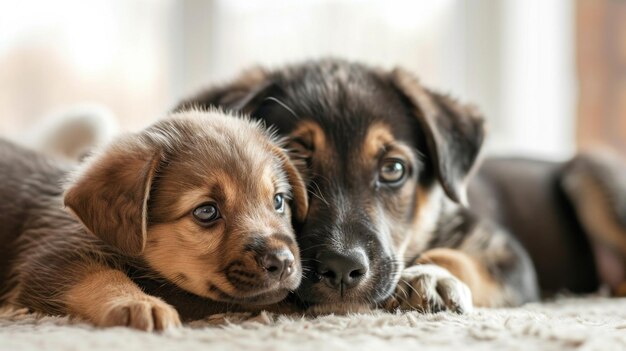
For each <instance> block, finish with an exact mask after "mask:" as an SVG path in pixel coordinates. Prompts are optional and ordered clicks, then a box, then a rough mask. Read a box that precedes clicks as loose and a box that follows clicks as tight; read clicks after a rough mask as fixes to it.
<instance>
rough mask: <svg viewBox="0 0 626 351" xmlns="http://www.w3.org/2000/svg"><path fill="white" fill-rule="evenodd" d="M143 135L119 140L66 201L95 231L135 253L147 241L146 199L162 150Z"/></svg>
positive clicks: (83, 175)
mask: <svg viewBox="0 0 626 351" xmlns="http://www.w3.org/2000/svg"><path fill="white" fill-rule="evenodd" d="M155 149H156V147H151V146H148V145H147V144H144V143H143V142H142V141H141V139H140V136H139V135H128V136H124V137H122V138H120V139H117V140H116V141H114V142H113V143H112V144H111V145H110V146H108V147H107V148H106V149H104V151H102V152H101V153H100V154H98V155H96V156H94V157H93V158H92V159H90V160H89V161H88V162H87V164H86V166H85V168H83V169H82V170H81V171H80V172H79V173H78V175H77V177H75V179H74V181H73V182H72V183H71V184H70V185H69V187H68V188H67V190H66V192H65V198H64V203H65V206H67V207H69V208H70V209H71V210H72V212H74V214H75V215H76V216H77V217H78V219H80V221H81V222H82V223H83V224H84V225H85V226H86V227H87V229H89V230H90V231H91V232H92V233H93V234H95V235H96V236H97V237H99V238H100V239H102V241H104V242H105V243H107V244H109V245H112V246H114V247H117V248H118V249H120V250H121V251H122V252H123V253H125V254H128V255H131V256H135V255H138V254H140V253H141V252H143V249H144V247H145V245H146V229H147V202H148V197H149V194H150V187H151V185H152V179H153V178H154V174H155V172H156V169H157V167H158V165H159V162H160V161H161V154H160V151H159V150H155Z"/></svg>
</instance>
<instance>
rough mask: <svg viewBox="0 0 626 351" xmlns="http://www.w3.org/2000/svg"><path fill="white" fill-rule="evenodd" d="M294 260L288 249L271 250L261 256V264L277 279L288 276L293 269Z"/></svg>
mask: <svg viewBox="0 0 626 351" xmlns="http://www.w3.org/2000/svg"><path fill="white" fill-rule="evenodd" d="M294 262H295V259H294V257H293V254H292V253H291V251H289V250H278V251H272V252H269V253H266V254H265V255H263V257H262V258H261V264H262V265H263V268H265V269H266V270H267V273H268V274H269V275H270V276H271V277H272V278H275V279H279V280H283V279H285V278H287V277H289V276H290V275H291V274H292V273H293V272H294V271H295V269H294Z"/></svg>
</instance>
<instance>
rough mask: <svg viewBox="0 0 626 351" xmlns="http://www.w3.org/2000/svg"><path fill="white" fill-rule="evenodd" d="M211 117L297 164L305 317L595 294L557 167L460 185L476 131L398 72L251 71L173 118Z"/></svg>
mask: <svg viewBox="0 0 626 351" xmlns="http://www.w3.org/2000/svg"><path fill="white" fill-rule="evenodd" d="M211 105H218V106H222V107H224V108H227V109H233V110H237V111H243V112H246V113H250V114H251V115H252V116H253V117H254V118H258V119H261V120H264V121H266V122H267V123H268V124H269V125H273V126H275V127H276V128H277V129H278V131H279V132H280V133H281V134H282V135H285V136H288V137H289V138H290V140H291V143H290V148H291V149H292V157H293V158H295V159H298V160H302V161H304V162H303V164H304V167H302V168H301V169H300V172H301V174H302V175H303V178H305V181H306V184H307V188H308V191H309V194H310V197H309V199H310V209H309V213H308V216H307V219H306V220H305V221H304V222H303V223H302V228H301V231H300V232H299V233H298V242H299V245H300V247H301V250H302V260H303V266H304V267H305V271H307V272H308V273H307V274H305V278H304V280H303V283H302V284H301V286H300V288H299V290H298V292H297V297H298V298H299V300H300V301H301V302H302V303H303V304H304V305H305V306H311V307H313V308H314V310H318V311H337V310H341V309H345V308H348V309H350V306H353V307H355V306H360V305H372V304H381V303H384V302H385V301H386V302H387V304H388V305H389V306H392V307H397V306H399V307H402V308H409V309H410V308H414V309H418V310H423V311H436V310H440V309H449V310H454V311H459V312H462V311H467V310H469V309H471V308H472V306H473V305H478V306H504V305H519V304H521V303H523V302H526V301H531V300H535V299H537V298H538V297H539V295H540V286H539V284H538V282H539V283H541V288H544V289H545V290H547V291H555V290H559V289H570V290H573V291H589V290H591V289H594V288H596V287H597V286H598V280H597V279H596V273H595V268H594V261H593V258H592V256H591V254H590V249H589V244H588V242H587V239H586V235H585V232H584V231H583V228H582V227H581V225H580V223H578V220H577V217H576V214H575V213H574V211H573V210H572V206H575V205H576V204H580V203H581V201H583V200H580V201H578V202H572V201H570V200H571V198H569V197H567V194H566V192H565V191H564V189H563V187H562V186H561V184H560V183H561V181H562V180H563V179H564V172H565V171H564V168H563V165H562V164H556V163H555V164H549V163H542V162H531V161H523V160H515V161H514V160H491V161H489V162H488V163H487V165H486V166H485V167H483V168H480V170H479V172H478V173H479V176H477V177H475V178H473V180H472V181H471V182H470V179H472V178H471V174H472V173H473V172H474V171H475V168H476V164H477V158H478V155H479V151H480V149H481V145H482V142H483V139H484V137H485V131H484V127H483V118H482V117H481V115H480V114H479V113H478V112H477V110H476V109H474V108H472V107H470V106H467V105H463V104H461V103H459V102H457V101H455V100H453V99H451V98H449V97H448V96H445V95H441V94H438V93H436V92H433V91H431V90H429V89H426V88H424V87H423V86H422V85H421V84H420V83H419V82H418V81H417V80H416V79H415V78H414V77H413V76H412V75H411V74H410V73H408V72H406V71H404V70H402V69H394V70H392V71H385V70H381V69H375V68H371V67H368V66H365V65H361V64H357V63H351V62H346V61H342V60H321V61H310V62H305V63H302V64H297V65H293V66H288V67H284V68H281V69H276V70H264V69H253V70H251V71H248V72H246V73H245V74H243V75H242V76H241V77H239V78H238V79H236V80H235V81H234V82H232V83H230V84H227V85H224V86H222V87H216V88H213V89H209V90H208V91H205V92H203V93H201V94H199V95H197V96H195V97H192V98H190V99H189V100H187V101H184V102H183V103H181V105H180V106H181V107H185V106H211ZM507 169H508V170H510V172H507V171H506V170H507ZM512 172H513V174H512ZM520 178H523V179H525V181H523V180H520ZM468 183H469V188H470V192H469V193H470V195H471V199H470V201H469V203H470V204H471V206H470V207H468V206H467V205H468V200H467V198H468V196H467V189H468ZM521 187H526V188H521ZM624 189H626V186H625V187H623V189H622V190H624ZM525 196H528V197H525ZM512 197H513V198H512ZM514 199H515V200H514ZM583 202H584V201H583ZM538 204H540V205H541V204H543V205H541V206H539V205H538ZM613 223H614V224H615V223H617V222H615V221H613ZM621 228H623V226H622V227H621ZM617 232H618V233H620V232H619V231H617ZM621 233H624V230H623V229H622V231H621ZM616 235H617V234H616ZM520 241H521V242H522V243H523V245H522V243H520ZM622 242H623V240H622ZM546 251H547V252H546ZM529 254H530V255H529ZM531 258H532V260H531ZM533 261H534V264H535V266H536V269H535V267H534V266H533Z"/></svg>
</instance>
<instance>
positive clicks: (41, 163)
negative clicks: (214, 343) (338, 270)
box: [0, 111, 307, 330]
mask: <svg viewBox="0 0 626 351" xmlns="http://www.w3.org/2000/svg"><path fill="white" fill-rule="evenodd" d="M67 171H68V170H67V168H61V167H58V165H56V164H54V163H53V162H51V161H49V160H48V159H46V158H45V157H43V156H42V155H38V154H35V153H32V152H29V151H27V150H23V149H21V148H18V147H16V146H14V145H11V144H9V143H6V142H2V143H0V176H1V177H2V179H3V181H2V183H1V184H0V199H1V201H0V223H2V224H3V225H2V226H1V227H0V257H2V262H0V264H1V266H0V268H1V269H0V284H1V285H0V288H1V290H2V292H3V295H2V296H3V298H2V301H3V302H8V303H9V304H12V305H17V306H24V307H28V308H30V309H32V310H36V311H41V312H44V313H50V314H67V313H69V314H72V315H76V316H79V317H82V318H84V319H87V320H89V321H91V322H92V323H94V324H96V325H99V326H115V325H127V326H131V327H134V328H138V329H143V330H152V329H157V330H162V329H166V328H168V327H171V326H176V325H178V324H179V323H180V321H179V314H178V313H177V311H176V309H175V308H173V307H172V306H171V305H170V304H168V303H166V302H165V301H163V300H162V299H160V298H158V297H156V296H162V297H163V298H165V299H166V300H167V301H168V302H169V301H170V299H171V301H172V302H171V303H173V304H178V303H180V301H184V300H185V299H186V298H187V297H189V298H190V299H194V301H200V303H199V304H196V305H197V306H201V307H202V306H203V305H208V306H218V307H219V306H222V307H223V305H224V304H228V305H229V306H232V308H234V309H246V308H252V307H251V306H257V305H264V304H272V303H275V302H278V301H280V300H282V299H283V298H284V297H285V296H286V295H287V294H288V292H289V291H291V290H294V289H295V288H297V286H298V284H299V283H300V279H301V275H302V269H301V266H300V256H299V251H298V247H297V245H296V242H295V236H294V232H293V229H292V227H291V212H292V209H293V210H294V211H295V213H294V215H296V216H297V217H299V218H300V219H302V218H303V217H304V216H305V214H306V211H307V199H306V193H305V189H304V187H303V184H302V181H301V179H300V176H299V175H298V173H297V171H296V169H295V168H294V166H293V165H292V164H291V163H290V161H289V160H288V158H287V156H286V155H285V153H284V152H283V151H282V149H281V148H280V147H279V146H277V143H276V139H275V138H273V136H272V135H271V134H270V133H268V132H267V131H266V130H264V129H263V128H262V127H261V126H260V125H259V124H258V123H253V122H250V121H247V120H245V119H240V118H234V117H230V116H225V115H223V114H222V113H219V112H215V111H213V112H200V111H185V112H181V113H177V114H174V115H173V116H171V117H170V118H168V119H165V120H163V121H160V122H158V123H156V124H154V125H153V126H151V127H149V128H147V129H145V130H143V131H141V132H139V133H137V134H129V135H125V136H122V137H120V138H118V139H117V140H115V141H114V142H113V143H111V144H110V145H109V146H107V147H105V148H104V149H103V150H101V151H100V152H98V153H97V154H96V155H95V156H93V157H92V158H91V159H90V160H89V161H87V162H86V163H85V165H84V166H83V167H82V168H81V169H80V170H79V171H77V172H76V173H75V175H74V176H73V180H72V181H71V182H70V185H69V187H68V188H67V190H66V192H65V194H64V195H63V192H62V188H61V185H60V184H61V183H60V182H61V180H62V179H63V178H64V177H65V175H66V174H67ZM292 199H293V201H292ZM287 202H291V205H292V206H291V207H290V206H289V205H288V204H287ZM63 203H64V204H65V206H66V207H67V208H69V209H70V210H71V212H73V213H74V214H75V215H76V217H77V218H78V220H77V219H76V218H74V217H73V216H72V215H71V214H68V213H67V211H65V210H64V209H63ZM81 222H82V224H81ZM163 287H166V289H165V290H164V288H163ZM164 291H165V292H164ZM146 292H148V293H146ZM149 293H150V294H149ZM151 294H153V295H151ZM154 295H156V296H154ZM220 302H222V304H220ZM183 307H184V306H183ZM205 309H206V310H207V311H210V310H211V308H208V307H206V308H205ZM217 309H218V308H214V309H213V310H217ZM189 316H190V315H187V314H186V313H185V312H184V308H183V312H182V317H183V318H188V317H189Z"/></svg>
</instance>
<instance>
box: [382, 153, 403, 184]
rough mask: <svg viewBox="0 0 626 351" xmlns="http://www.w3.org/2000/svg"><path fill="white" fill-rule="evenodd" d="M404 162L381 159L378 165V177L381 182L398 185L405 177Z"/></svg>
mask: <svg viewBox="0 0 626 351" xmlns="http://www.w3.org/2000/svg"><path fill="white" fill-rule="evenodd" d="M406 173H407V172H406V167H405V166H404V162H402V161H400V160H397V159H389V160H385V161H383V163H382V164H381V166H380V170H379V173H378V178H379V181H380V182H381V183H385V184H389V185H399V184H400V183H401V182H402V181H403V180H404V179H405V178H406Z"/></svg>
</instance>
